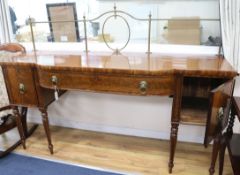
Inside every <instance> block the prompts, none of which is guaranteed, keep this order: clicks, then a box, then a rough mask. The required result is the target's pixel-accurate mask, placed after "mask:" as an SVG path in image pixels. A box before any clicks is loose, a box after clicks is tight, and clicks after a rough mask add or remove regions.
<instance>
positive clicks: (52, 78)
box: [51, 75, 58, 85]
mask: <svg viewBox="0 0 240 175" xmlns="http://www.w3.org/2000/svg"><path fill="white" fill-rule="evenodd" d="M51 81H52V84H54V85H56V84H57V82H58V78H57V76H56V75H53V76H52V77H51Z"/></svg>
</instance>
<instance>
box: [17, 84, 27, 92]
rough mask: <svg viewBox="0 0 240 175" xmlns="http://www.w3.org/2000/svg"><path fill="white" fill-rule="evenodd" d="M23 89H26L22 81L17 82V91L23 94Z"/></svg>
mask: <svg viewBox="0 0 240 175" xmlns="http://www.w3.org/2000/svg"><path fill="white" fill-rule="evenodd" d="M25 90H26V88H25V85H24V84H23V83H20V84H19V92H20V94H24V93H25Z"/></svg>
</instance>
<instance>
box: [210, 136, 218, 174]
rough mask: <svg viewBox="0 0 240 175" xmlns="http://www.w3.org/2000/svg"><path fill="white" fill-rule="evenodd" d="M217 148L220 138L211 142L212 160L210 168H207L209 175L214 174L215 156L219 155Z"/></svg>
mask: <svg viewBox="0 0 240 175" xmlns="http://www.w3.org/2000/svg"><path fill="white" fill-rule="evenodd" d="M219 148H220V136H217V137H216V138H215V139H214V142H213V150H212V160H211V166H210V168H209V174H210V175H213V174H214V172H215V164H216V160H217V156H218V153H219Z"/></svg>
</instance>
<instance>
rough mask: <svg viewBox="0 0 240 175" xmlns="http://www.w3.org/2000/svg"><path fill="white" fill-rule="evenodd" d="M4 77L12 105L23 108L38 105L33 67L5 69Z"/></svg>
mask: <svg viewBox="0 0 240 175" xmlns="http://www.w3.org/2000/svg"><path fill="white" fill-rule="evenodd" d="M4 77H5V82H6V86H7V90H8V95H9V100H10V103H11V104H17V105H23V106H25V105H26V106H36V105H37V104H38V100H37V93H36V88H35V84H34V78H33V70H32V69H31V67H28V66H24V67H21V66H14V67H13V66H7V67H5V68H4Z"/></svg>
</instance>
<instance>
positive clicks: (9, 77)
mask: <svg viewBox="0 0 240 175" xmlns="http://www.w3.org/2000/svg"><path fill="white" fill-rule="evenodd" d="M0 65H1V66H2V69H3V74H4V79H5V82H6V87H7V92H8V95H9V99H10V103H11V104H13V105H18V106H24V107H35V108H39V110H40V111H41V114H42V121H43V125H44V129H45V132H46V136H47V140H48V147H49V150H50V152H51V153H53V144H52V141H51V134H50V129H49V121H48V113H47V107H48V105H49V104H50V103H52V102H53V101H54V100H55V98H57V96H60V95H61V94H62V93H64V92H65V91H66V90H86V91H94V92H103V93H114V94H129V95H140V96H146V95H158V96H169V97H170V98H173V104H172V117H171V134H170V157H169V172H170V173H171V172H172V168H173V166H174V164H173V162H174V154H175V149H176V143H177V135H178V126H179V124H180V123H185V124H201V125H206V122H207V115H208V112H209V110H211V108H209V92H210V91H211V90H213V89H214V88H216V87H218V86H219V85H221V84H223V83H225V82H226V81H228V80H231V79H234V77H235V76H236V75H237V72H236V71H235V70H234V69H233V68H232V67H231V65H230V64H229V63H228V62H227V61H226V60H225V59H224V58H223V57H222V56H217V55H183V54H182V55H177V54H175V55H174V54H156V53H152V54H145V53H125V54H122V55H112V53H104V52H102V53H101V52H94V53H91V52H90V53H85V52H64V51H62V52H43V51H42V52H31V53H25V54H20V55H17V56H13V57H6V58H5V59H3V60H0ZM206 137H209V138H211V133H209V134H208V133H206ZM205 140H209V139H205Z"/></svg>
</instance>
